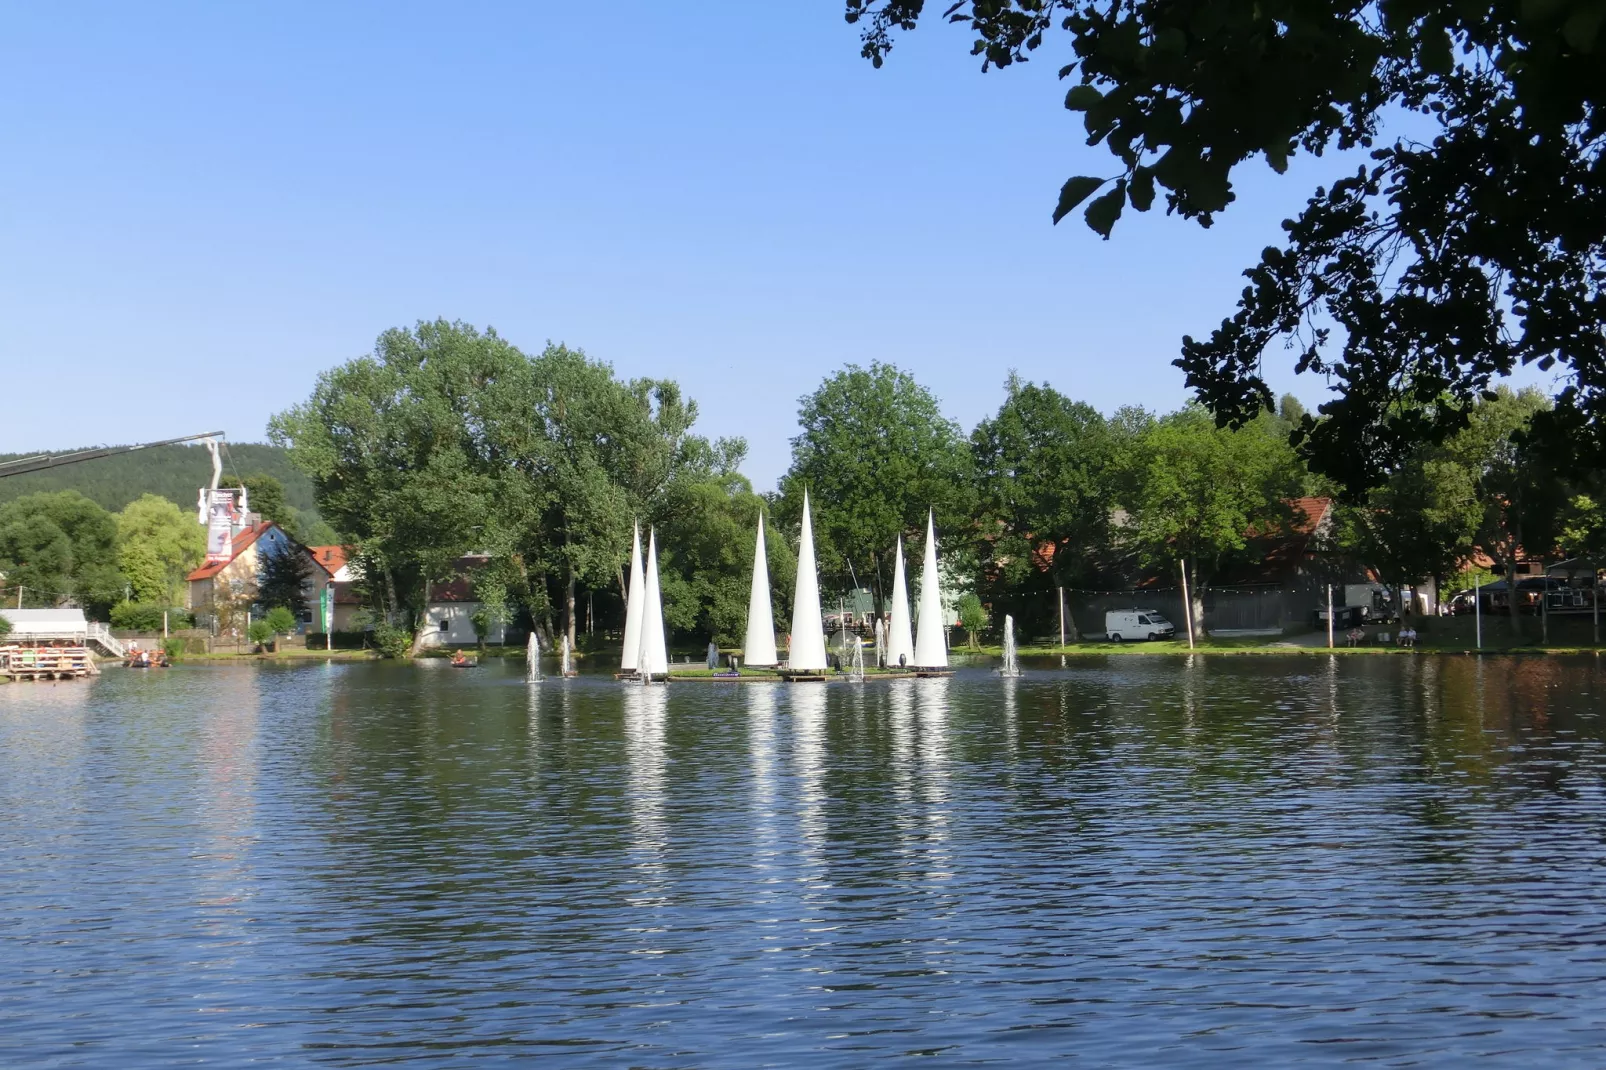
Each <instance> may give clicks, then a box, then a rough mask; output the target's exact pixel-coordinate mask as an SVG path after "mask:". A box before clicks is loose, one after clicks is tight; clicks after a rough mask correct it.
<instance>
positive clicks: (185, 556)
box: [117, 494, 206, 606]
mask: <svg viewBox="0 0 1606 1070" xmlns="http://www.w3.org/2000/svg"><path fill="white" fill-rule="evenodd" d="M117 543H118V546H117V560H118V564H119V565H120V566H121V568H122V572H123V576H124V577H125V578H126V579H127V581H128V586H129V587H130V588H131V590H132V594H133V600H134V601H136V602H150V603H157V604H160V605H163V606H180V605H183V604H184V577H185V576H186V575H188V574H189V572H190V570H191V569H193V568H195V566H197V565H199V564H200V563H201V559H202V558H203V557H205V555H206V529H205V528H203V527H201V525H199V524H197V523H196V522H195V517H194V515H193V514H191V513H186V512H185V511H184V510H182V509H180V508H179V507H178V506H176V505H174V504H173V503H172V502H170V501H168V500H167V499H166V498H160V497H157V496H156V495H154V494H143V495H141V496H140V497H138V498H136V499H135V500H134V501H131V502H129V503H128V505H127V506H126V507H125V508H124V509H123V511H122V512H121V513H119V514H117Z"/></svg>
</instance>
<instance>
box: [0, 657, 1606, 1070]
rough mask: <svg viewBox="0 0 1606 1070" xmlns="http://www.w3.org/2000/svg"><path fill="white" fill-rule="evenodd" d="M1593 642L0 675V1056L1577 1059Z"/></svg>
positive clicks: (326, 1060)
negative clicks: (776, 680) (1415, 650)
mask: <svg viewBox="0 0 1606 1070" xmlns="http://www.w3.org/2000/svg"><path fill="white" fill-rule="evenodd" d="M1603 711H1606V671H1603V669H1602V668H1601V667H1600V665H1599V664H1598V663H1597V661H1596V660H1595V659H1592V658H1590V659H1578V660H1568V659H1564V658H1505V659H1502V658H1492V657H1485V658H1482V659H1477V658H1468V657H1456V658H1435V657H1428V656H1423V657H1383V656H1372V657H1362V656H1357V657H1323V656H1301V657H1216V658H1204V657H1200V658H1193V659H1185V658H1173V657H1132V656H1124V657H1110V658H1082V659H1072V660H1071V661H1070V662H1069V663H1068V664H1066V665H1065V666H1063V667H1062V666H1061V664H1060V662H1059V661H1058V659H1055V660H1053V661H1047V660H1044V661H1039V662H1031V663H1029V664H1028V666H1027V672H1026V675H1025V676H1023V677H1022V678H1020V679H1017V680H1001V679H999V678H997V677H995V676H992V675H990V674H989V673H988V672H986V671H985V670H984V669H981V668H971V669H964V670H961V671H960V672H959V674H958V675H956V676H954V677H953V678H951V679H937V680H900V681H881V682H875V683H868V684H864V685H852V684H830V685H820V684H815V685H805V684H798V685H784V684H771V683H762V684H740V685H737V684H706V683H705V684H693V683H683V684H674V685H669V686H662V685H660V686H656V687H651V688H643V687H640V686H626V685H620V684H617V683H615V682H614V681H613V680H612V679H610V678H606V677H603V676H585V677H581V678H580V679H576V680H570V681H561V680H552V679H548V680H546V681H545V682H543V683H540V684H538V685H530V684H527V683H526V682H525V681H524V679H523V678H522V667H521V666H518V665H513V664H507V665H498V664H491V665H487V666H486V667H484V668H481V669H476V670H472V671H454V670H451V669H449V668H447V667H446V666H445V665H444V664H443V663H439V662H437V663H432V664H428V665H420V666H413V665H390V664H361V663H348V664H338V663H337V664H329V665H322V664H317V665H295V666H275V665H264V666H251V665H244V666H232V665H205V666H180V667H177V668H174V669H171V670H167V671H150V672H140V671H137V670H123V669H109V670H107V672H106V673H105V675H104V676H102V677H101V678H99V679H96V680H91V681H83V682H62V683H57V684H48V683H42V684H31V685H30V684H16V685H10V686H0V1064H4V1065H7V1066H116V1067H139V1066H173V1065H191V1064H196V1063H212V1064H220V1065H239V1064H243V1063H245V1062H247V1061H255V1062H260V1063H264V1064H270V1065H272V1064H280V1065H307V1064H313V1065H330V1066H355V1065H372V1064H381V1063H383V1064H395V1063H405V1064H408V1065H412V1066H447V1065H454V1066H455V1065H462V1064H463V1061H464V1059H465V1057H467V1056H480V1057H484V1058H485V1059H488V1060H490V1061H491V1063H492V1064H496V1063H500V1062H503V1061H516V1060H521V1059H529V1058H532V1057H536V1056H548V1057H551V1058H553V1059H554V1060H555V1061H556V1062H557V1063H558V1064H559V1065H566V1066H567V1065H574V1066H587V1065H594V1066H610V1067H612V1066H637V1067H694V1066H696V1067H733V1068H734V1067H752V1066H762V1065H792V1066H796V1065H807V1066H810V1067H838V1066H840V1067H860V1066H865V1065H867V1064H870V1063H874V1062H882V1061H886V1060H889V1059H895V1058H899V1057H905V1056H917V1055H922V1056H928V1057H932V1061H934V1062H935V1063H936V1064H938V1065H954V1064H978V1063H999V1064H1003V1063H1017V1064H1043V1063H1047V1062H1049V1061H1051V1060H1055V1061H1058V1060H1060V1059H1063V1058H1074V1059H1079V1060H1080V1061H1081V1062H1083V1063H1084V1064H1087V1065H1111V1064H1114V1065H1131V1066H1152V1065H1167V1066H1223V1065H1265V1066H1286V1065H1290V1064H1295V1063H1309V1064H1336V1063H1340V1062H1363V1063H1365V1062H1376V1063H1380V1064H1385V1065H1389V1066H1396V1065H1401V1066H1404V1065H1410V1066H1460V1065H1465V1064H1466V1063H1468V1062H1472V1061H1478V1060H1481V1061H1484V1062H1486V1063H1487V1064H1488V1065H1517V1066H1521V1065H1541V1064H1542V1065H1546V1066H1573V1065H1575V1066H1581V1067H1598V1066H1601V1065H1603V1064H1606V987H1603V975H1606V909H1603V908H1606V780H1603V776H1606V752H1603V731H1606V729H1603V723H1602V713H1603Z"/></svg>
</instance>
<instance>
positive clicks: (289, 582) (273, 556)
mask: <svg viewBox="0 0 1606 1070" xmlns="http://www.w3.org/2000/svg"><path fill="white" fill-rule="evenodd" d="M259 563H260V569H259V571H258V576H257V600H258V601H259V603H260V604H261V605H263V606H265V607H267V608H268V609H269V610H272V609H275V608H278V607H283V608H284V609H286V610H287V611H289V613H290V614H291V618H292V619H294V618H296V617H299V616H300V615H301V614H302V613H305V612H306V609H307V583H308V581H309V580H310V579H311V577H312V562H311V561H309V560H308V559H307V554H306V551H305V550H303V549H302V548H301V547H299V546H297V545H295V544H293V543H292V544H289V545H286V546H285V547H283V548H282V549H280V550H278V551H277V552H272V553H264V554H262V556H261V560H260V562H259Z"/></svg>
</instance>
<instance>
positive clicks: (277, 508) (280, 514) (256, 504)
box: [240, 472, 294, 531]
mask: <svg viewBox="0 0 1606 1070" xmlns="http://www.w3.org/2000/svg"><path fill="white" fill-rule="evenodd" d="M240 486H242V487H244V488H245V489H246V500H247V501H248V502H249V503H250V506H251V511H252V512H253V513H256V514H257V515H259V516H260V517H262V519H263V520H271V521H273V522H274V523H275V524H278V525H279V526H280V527H281V528H284V529H285V530H286V531H291V530H293V529H292V523H293V521H294V516H293V514H292V513H291V511H290V503H289V502H288V501H286V500H285V496H284V484H283V483H281V482H279V480H277V479H275V478H274V477H273V476H270V475H268V474H267V473H265V472H258V473H256V474H255V475H249V476H246V477H245V478H244V479H242V480H240Z"/></svg>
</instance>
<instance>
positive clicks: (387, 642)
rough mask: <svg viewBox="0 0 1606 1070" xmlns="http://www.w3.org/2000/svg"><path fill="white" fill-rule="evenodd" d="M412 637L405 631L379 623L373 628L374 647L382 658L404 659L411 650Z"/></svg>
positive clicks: (391, 625)
mask: <svg viewBox="0 0 1606 1070" xmlns="http://www.w3.org/2000/svg"><path fill="white" fill-rule="evenodd" d="M412 645H413V637H412V635H411V634H410V633H409V632H407V631H406V629H403V628H398V627H396V626H395V625H394V624H389V623H386V622H380V623H379V624H376V625H375V626H374V646H376V647H378V648H379V656H380V657H382V658H405V657H406V656H407V652H408V650H410V649H411V648H412Z"/></svg>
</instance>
